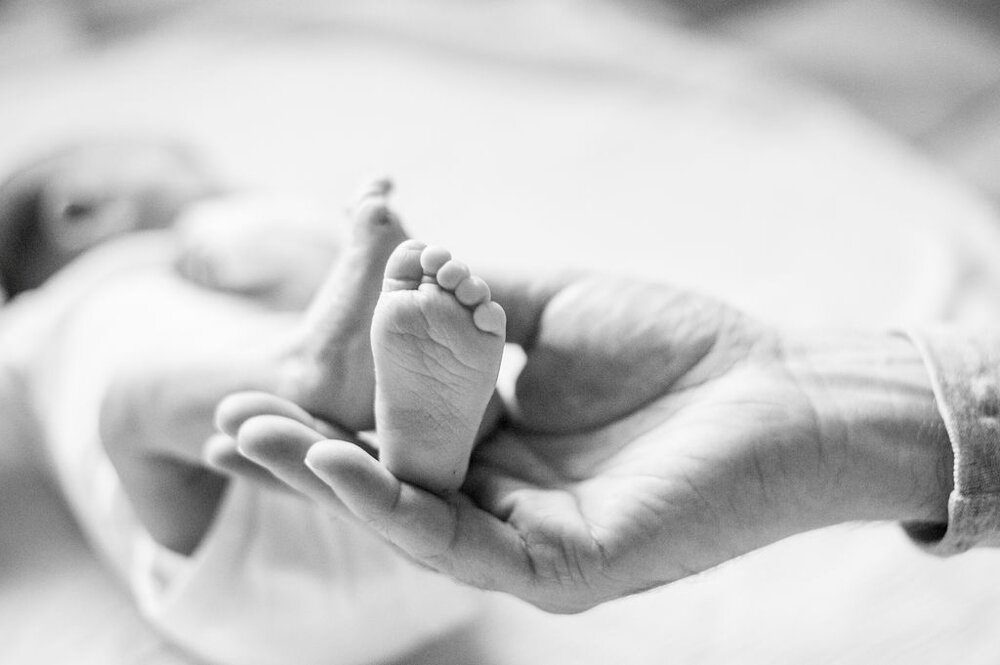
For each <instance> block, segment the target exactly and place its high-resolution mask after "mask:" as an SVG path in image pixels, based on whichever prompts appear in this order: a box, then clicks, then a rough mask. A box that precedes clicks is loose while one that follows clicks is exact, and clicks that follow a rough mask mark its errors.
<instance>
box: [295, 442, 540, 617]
mask: <svg viewBox="0 0 1000 665" xmlns="http://www.w3.org/2000/svg"><path fill="white" fill-rule="evenodd" d="M306 464H307V465H308V466H309V468H311V469H312V470H313V472H314V473H315V474H316V476H317V477H318V478H321V479H322V480H323V481H324V482H325V483H326V484H328V485H329V486H330V488H332V489H333V491H334V492H336V494H337V496H338V497H340V499H341V501H342V502H343V503H344V505H345V506H346V507H347V508H348V509H350V510H351V512H352V513H354V514H355V515H356V516H357V517H358V518H359V519H361V520H362V521H363V522H365V523H366V524H368V526H369V527H370V528H372V529H373V530H374V531H376V532H377V533H379V534H380V535H381V536H382V537H384V538H385V539H386V540H388V541H389V542H390V543H392V544H394V545H396V546H397V547H398V548H400V549H401V550H403V551H404V552H406V553H407V554H408V555H410V556H411V557H413V558H414V559H416V560H417V561H418V562H420V563H423V564H425V565H427V566H429V567H431V568H434V569H435V570H439V571H441V572H443V573H446V574H448V575H450V576H452V577H454V578H456V579H458V580H460V581H462V582H466V583H468V584H472V585H474V586H478V587H480V588H484V589H495V590H500V591H506V592H508V593H514V594H515V595H519V596H521V597H524V598H528V597H530V596H531V595H533V592H532V589H533V588H535V587H536V586H537V584H536V580H535V579H534V573H533V572H532V561H531V559H530V557H529V553H528V552H527V551H526V547H525V545H524V543H523V541H522V540H521V538H520V536H519V534H518V533H517V532H516V531H515V530H514V528H513V527H511V526H510V525H509V524H506V523H504V522H501V521H500V520H498V519H497V518H495V517H494V516H493V515H490V514H489V513H487V512H485V511H483V510H481V509H479V508H477V507H476V506H475V504H473V503H472V502H471V501H470V500H469V499H468V498H467V497H465V496H464V495H461V494H453V495H450V496H448V497H442V496H438V495H436V494H431V493H430V492H427V491H424V490H422V489H420V488H418V487H415V486H413V485H410V484H409V483H405V482H401V481H399V480H398V479H397V478H396V477H395V476H393V475H392V474H391V473H389V471H388V470H387V469H386V468H385V467H384V466H382V465H381V464H380V463H379V462H377V461H376V460H374V459H372V458H371V457H370V456H368V455H366V454H365V453H364V452H363V451H361V450H359V449H358V448H357V447H355V446H352V445H349V444H345V443H343V442H339V441H323V442H321V443H317V444H316V445H314V446H312V448H311V449H310V450H309V452H308V454H307V455H306Z"/></svg>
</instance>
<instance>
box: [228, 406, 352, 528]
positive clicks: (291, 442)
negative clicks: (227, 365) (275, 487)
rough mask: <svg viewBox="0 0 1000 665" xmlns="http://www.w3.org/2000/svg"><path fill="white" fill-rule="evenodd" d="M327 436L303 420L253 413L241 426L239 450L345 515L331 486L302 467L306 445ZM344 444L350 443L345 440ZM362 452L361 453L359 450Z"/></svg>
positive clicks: (305, 492) (307, 447)
mask: <svg viewBox="0 0 1000 665" xmlns="http://www.w3.org/2000/svg"><path fill="white" fill-rule="evenodd" d="M325 438H326V437H325V436H323V435H322V434H320V433H319V432H317V431H316V430H314V429H312V428H310V427H306V426H305V425H303V424H302V423H300V422H298V421H295V420H292V419H289V418H284V417H282V416H272V415H267V416H256V417H254V418H251V419H250V420H248V421H246V422H245V423H243V426H242V427H240V431H239V435H238V436H237V442H238V444H239V451H240V453H241V454H242V455H243V456H245V457H246V458H247V459H249V460H251V461H252V462H255V463H257V464H258V465H260V466H261V467H263V468H264V469H266V470H267V471H269V472H270V473H271V474H272V475H273V476H274V477H275V478H277V479H278V480H280V481H281V482H283V483H285V484H286V485H287V486H288V487H290V488H292V489H294V490H295V491H297V492H299V493H300V494H302V495H304V496H307V497H309V498H310V499H312V500H314V501H315V502H316V503H318V504H320V505H321V506H324V507H325V508H328V509H329V510H331V511H332V512H333V513H334V514H337V515H339V516H348V515H349V513H348V511H347V510H346V509H345V508H344V506H343V504H342V503H341V502H340V499H339V498H337V495H336V493H334V492H333V491H332V490H331V489H330V487H328V486H327V485H326V484H325V483H324V482H323V481H321V480H320V479H319V478H317V477H316V476H315V475H314V474H313V473H312V472H310V470H309V469H308V468H307V467H306V466H305V457H306V453H307V452H308V450H309V448H310V447H311V446H312V445H313V444H314V443H316V442H317V441H323V440H324V439H325ZM344 445H353V444H350V443H346V442H345V444H344ZM362 454H364V453H362Z"/></svg>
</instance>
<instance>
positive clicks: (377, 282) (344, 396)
mask: <svg viewBox="0 0 1000 665" xmlns="http://www.w3.org/2000/svg"><path fill="white" fill-rule="evenodd" d="M390 188H391V185H390V184H389V182H388V181H387V180H379V181H376V182H374V183H372V184H371V185H370V186H369V188H368V189H367V191H366V192H365V193H364V196H363V198H362V199H361V201H360V202H359V203H358V204H357V206H356V207H355V208H354V210H353V211H352V214H353V216H354V226H353V228H352V237H351V240H350V242H349V243H348V245H347V246H346V247H345V248H344V249H343V251H342V252H341V254H340V257H339V258H338V260H337V262H336V264H335V265H334V266H333V268H332V269H330V271H329V273H328V275H327V277H326V279H325V281H324V282H323V285H322V286H321V287H320V289H319V292H318V293H317V294H316V296H315V297H314V298H313V302H312V305H311V306H310V307H309V309H308V310H307V311H306V314H305V318H304V320H303V322H302V324H301V326H300V327H299V330H298V332H297V333H296V335H295V338H294V340H293V342H292V344H291V347H290V349H289V351H288V352H287V354H286V357H285V361H284V362H283V367H282V371H281V378H280V381H279V386H278V393H279V394H280V395H281V396H282V397H284V398H287V399H289V400H291V401H292V402H295V403H296V404H298V405H300V406H301V407H302V408H304V409H305V410H306V411H308V412H309V413H311V414H313V415H315V416H319V417H320V418H323V419H325V420H327V421H329V422H332V423H336V424H337V425H340V426H342V427H346V428H348V429H350V430H352V431H362V430H368V429H371V428H372V427H374V425H375V416H374V412H373V407H372V404H373V400H374V394H375V370H374V365H373V362H372V349H371V334H370V330H371V320H372V315H373V312H374V310H375V304H376V303H377V302H378V299H379V292H380V290H381V284H382V276H383V272H384V270H385V266H386V261H387V260H388V258H389V255H390V254H391V253H392V251H393V249H394V248H395V247H396V246H397V245H399V244H400V243H401V242H402V241H404V240H405V239H406V237H407V236H406V232H405V231H404V230H403V227H402V225H401V224H400V222H399V219H398V217H397V216H396V215H395V213H393V212H392V211H391V210H390V209H389V207H388V205H387V204H386V200H385V197H386V195H387V194H388V192H389V190H390Z"/></svg>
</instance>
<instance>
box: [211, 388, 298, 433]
mask: <svg viewBox="0 0 1000 665" xmlns="http://www.w3.org/2000/svg"><path fill="white" fill-rule="evenodd" d="M261 415H272V416H284V417H285V418H291V419H292V420H295V421H298V422H300V423H302V424H303V425H306V426H308V427H313V426H314V425H315V419H314V418H313V417H312V416H311V415H309V413H307V412H306V410H305V409H303V408H302V407H300V406H299V405H297V404H295V403H294V402H290V401H288V400H287V399H284V398H282V397H278V396H277V395H272V394H271V393H265V392H260V391H246V392H239V393H232V394H231V395H227V396H226V397H224V398H223V399H222V401H220V402H219V405H218V406H216V407H215V426H216V427H217V428H218V429H219V431H221V432H224V433H226V434H228V435H229V436H231V437H236V434H237V432H239V429H240V426H242V425H243V423H245V422H246V421H247V420H249V419H250V418H253V417H254V416H261Z"/></svg>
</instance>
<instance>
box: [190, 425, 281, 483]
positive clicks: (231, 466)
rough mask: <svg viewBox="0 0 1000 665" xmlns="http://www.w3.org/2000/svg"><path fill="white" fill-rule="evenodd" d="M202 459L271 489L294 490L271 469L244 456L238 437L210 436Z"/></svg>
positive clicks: (215, 467) (221, 469)
mask: <svg viewBox="0 0 1000 665" xmlns="http://www.w3.org/2000/svg"><path fill="white" fill-rule="evenodd" d="M202 459H204V460H205V463H206V464H208V465H209V466H210V467H212V468H213V469H216V470H218V471H222V472H223V473H226V474H229V475H234V476H239V477H241V478H245V479H246V480H249V481H251V482H254V483H257V484H258V485H262V486H264V487H268V488H271V489H275V490H280V491H283V492H291V491H293V490H292V489H291V488H290V487H288V486H287V485H286V484H285V483H283V482H281V481H280V480H278V479H277V478H275V477H274V475H273V474H271V472H270V471H268V470H267V469H265V468H264V467H262V466H260V465H259V464H257V463H255V462H252V461H250V460H249V459H247V458H246V457H243V455H241V454H240V451H239V449H238V448H237V446H236V439H234V438H232V437H231V436H229V435H228V434H216V435H214V436H212V437H210V438H209V439H208V441H206V442H205V445H204V447H203V448H202Z"/></svg>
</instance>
